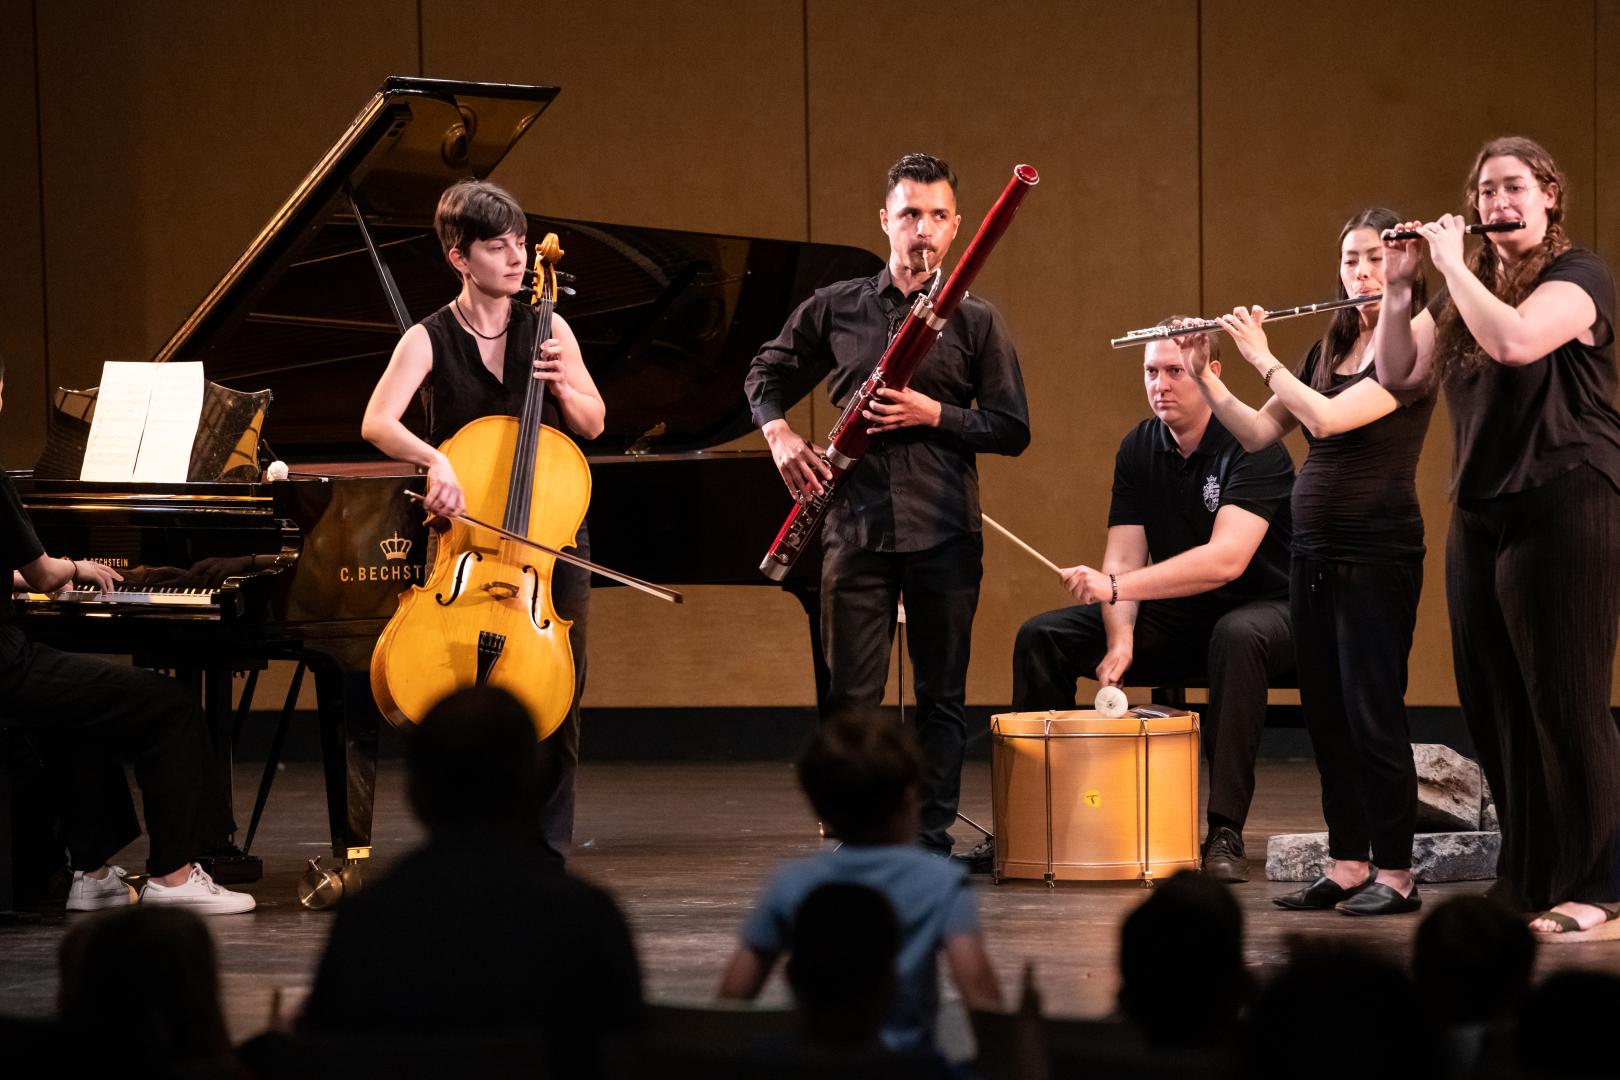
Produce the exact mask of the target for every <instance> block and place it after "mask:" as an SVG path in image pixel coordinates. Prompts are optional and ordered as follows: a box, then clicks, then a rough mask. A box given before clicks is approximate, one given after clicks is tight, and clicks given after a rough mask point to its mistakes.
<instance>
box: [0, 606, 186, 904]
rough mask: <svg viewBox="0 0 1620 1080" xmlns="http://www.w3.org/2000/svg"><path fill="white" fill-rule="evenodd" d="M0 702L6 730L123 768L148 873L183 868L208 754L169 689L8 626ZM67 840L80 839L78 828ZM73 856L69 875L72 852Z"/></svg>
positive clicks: (140, 673)
mask: <svg viewBox="0 0 1620 1080" xmlns="http://www.w3.org/2000/svg"><path fill="white" fill-rule="evenodd" d="M0 700H4V701H6V702H7V705H6V711H7V713H8V715H10V716H12V717H13V718H14V720H15V722H16V723H18V724H20V725H21V726H23V727H33V728H36V729H39V730H43V731H46V732H48V733H49V734H50V735H51V736H52V737H53V741H57V742H58V743H59V744H60V745H62V746H63V747H64V748H70V747H71V748H72V749H71V750H66V752H69V753H73V754H78V753H81V752H82V753H86V754H93V753H97V752H99V753H104V754H110V755H115V756H117V757H118V758H121V759H123V760H125V761H129V762H131V763H132V764H133V765H134V767H135V779H136V782H137V783H138V784H139V785H140V788H141V802H142V807H143V810H144V812H145V817H146V831H147V835H148V836H149V838H150V846H149V851H148V855H147V870H148V872H149V873H150V874H152V875H153V876H161V875H164V874H170V873H173V872H175V871H176V870H179V869H182V868H183V867H185V866H186V864H187V863H189V862H190V861H191V858H192V856H193V855H194V854H195V853H196V845H197V844H198V842H199V841H200V839H201V837H200V836H199V835H198V831H197V828H198V819H199V813H198V809H199V801H200V796H199V790H200V789H199V785H198V783H197V778H198V777H200V776H204V775H206V774H207V772H208V770H209V768H210V766H211V762H212V756H213V752H212V748H211V747H210V744H209V737H208V730H207V728H206V727H205V726H204V724H203V717H202V712H201V710H200V709H198V707H197V705H196V704H195V703H194V702H193V701H191V699H190V698H188V697H187V696H186V695H185V694H184V693H183V692H182V691H181V689H180V688H179V687H178V686H176V685H175V683H174V681H173V680H171V679H166V678H164V677H163V676H161V675H156V674H154V673H152V672H150V671H146V670H144V669H142V668H136V667H129V666H124V665H118V664H110V663H107V662H106V661H104V660H99V659H96V658H94V657H90V656H80V655H77V654H73V653H64V652H59V651H57V650H56V649H52V648H49V647H47V646H44V645H34V644H31V643H30V642H29V641H28V640H27V639H26V638H25V637H24V636H23V634H22V631H21V630H19V629H18V628H16V627H15V626H0ZM70 771H73V770H70ZM87 775H93V773H91V774H87ZM103 776H105V774H103ZM70 797H71V793H70ZM76 831H77V834H78V835H79V836H89V835H90V830H89V828H88V827H87V826H86V827H81V828H79V829H78V830H76ZM81 842H82V841H81ZM87 854H88V857H90V858H92V859H93V858H94V853H87ZM73 856H74V866H75V867H78V866H79V864H80V862H81V861H82V860H81V856H80V853H79V852H77V851H75V852H73ZM98 865H99V864H98Z"/></svg>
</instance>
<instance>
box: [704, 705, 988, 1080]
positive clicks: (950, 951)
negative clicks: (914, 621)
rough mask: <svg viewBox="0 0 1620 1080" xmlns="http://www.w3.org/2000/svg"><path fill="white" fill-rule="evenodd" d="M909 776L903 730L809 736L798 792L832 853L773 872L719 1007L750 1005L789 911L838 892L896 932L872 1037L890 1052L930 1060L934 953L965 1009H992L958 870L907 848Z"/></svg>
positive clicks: (973, 911) (785, 938)
mask: <svg viewBox="0 0 1620 1080" xmlns="http://www.w3.org/2000/svg"><path fill="white" fill-rule="evenodd" d="M921 772H922V759H921V756H920V754H919V753H918V752H917V748H916V745H915V743H914V741H913V740H912V738H911V733H910V731H909V730H908V729H906V728H902V727H900V726H899V725H897V724H893V723H888V722H884V721H877V722H872V721H869V722H866V723H858V722H853V721H835V722H830V723H826V724H823V725H821V727H820V728H819V729H818V730H817V732H816V735H815V738H814V739H813V740H812V741H811V744H810V746H809V748H808V749H807V750H806V751H805V753H804V755H803V756H802V757H801V758H800V759H799V763H798V775H799V786H800V788H801V789H802V790H803V791H804V793H805V796H806V797H807V798H808V799H809V800H810V805H811V806H812V807H814V808H815V811H816V814H817V815H818V816H819V817H820V818H821V820H822V822H823V823H825V824H826V826H827V827H828V830H829V832H831V833H832V834H833V835H835V836H837V837H838V838H839V839H841V840H842V841H843V846H841V847H839V848H838V849H837V850H836V851H831V852H826V853H824V854H821V855H815V856H812V857H810V858H807V859H799V860H795V861H793V862H790V863H787V864H786V865H784V866H782V867H781V868H779V869H778V870H777V872H776V873H775V875H774V876H773V877H772V878H771V881H770V883H769V884H768V885H767V886H766V888H765V892H764V894H763V895H762V896H761V897H760V901H759V903H758V905H757V906H756V907H755V909H754V911H753V913H752V914H751V915H750V916H749V917H748V919H747V921H746V922H744V924H743V928H742V935H741V937H742V940H741V942H740V943H739V946H738V949H737V951H736V953H735V954H733V956H732V958H731V962H730V964H729V965H728V967H727V969H726V974H725V977H724V979H723V980H722V982H721V985H720V996H721V997H722V998H735V999H742V1000H751V999H753V998H754V997H756V996H758V994H759V991H760V989H761V987H763V986H764V985H765V980H766V978H767V977H768V976H769V975H770V972H771V968H772V967H773V966H774V965H775V963H776V960H777V958H778V957H779V956H781V955H782V953H784V952H789V951H791V950H792V948H793V942H792V940H791V937H792V927H793V916H794V913H795V912H796V911H797V910H798V908H799V904H800V903H801V902H802V901H803V900H804V898H805V897H806V896H807V895H808V894H809V893H810V892H811V891H812V890H814V889H815V888H816V887H817V886H819V885H824V884H827V883H829V882H847V883H852V884H856V885H864V886H866V887H868V888H871V889H873V890H875V891H877V892H879V893H881V894H882V895H883V896H884V897H885V898H886V899H887V900H888V901H889V903H890V905H891V906H892V907H893V908H894V912H895V915H896V917H897V918H898V920H899V923H900V954H899V957H898V959H897V961H896V969H897V970H896V972H895V976H896V993H895V995H894V1001H893V1004H892V1007H891V1009H890V1012H889V1016H888V1019H887V1020H886V1021H885V1022H884V1025H883V1031H882V1034H883V1041H884V1043H885V1044H886V1045H887V1046H888V1047H889V1048H890V1049H892V1050H896V1051H919V1050H929V1049H932V1047H933V1043H934V1024H935V1020H936V1019H937V1016H938V1013H939V992H938V973H937V972H938V969H937V966H936V964H937V957H938V956H939V954H940V953H941V952H943V953H944V954H945V960H946V965H947V967H948V968H949V970H950V973H951V978H952V980H953V981H954V982H955V983H956V987H957V990H958V991H959V992H960V993H961V995H962V1000H963V1002H964V1003H965V1004H966V1005H967V1006H968V1008H970V1009H1001V1008H1002V1007H1003V1006H1002V997H1001V988H1000V986H999V985H998V984H997V982H996V977H995V972H994V971H993V970H992V968H991V965H990V958H989V957H988V956H987V955H986V953H985V949H984V938H983V936H982V935H981V933H980V931H979V917H978V904H977V902H976V901H975V900H974V897H973V894H972V892H971V891H970V890H969V887H968V883H967V876H966V873H965V871H964V870H963V869H962V868H961V867H960V866H959V865H958V864H956V863H953V862H951V861H950V860H949V859H942V858H940V857H939V856H937V855H932V854H929V853H928V852H926V851H924V850H922V849H921V848H920V847H918V846H917V845H916V836H917V830H918V819H919V814H920V806H921V790H922V789H921V780H920V778H921Z"/></svg>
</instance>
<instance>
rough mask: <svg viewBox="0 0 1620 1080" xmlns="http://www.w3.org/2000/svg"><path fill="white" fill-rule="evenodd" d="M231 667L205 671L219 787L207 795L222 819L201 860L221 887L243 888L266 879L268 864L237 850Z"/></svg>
mask: <svg viewBox="0 0 1620 1080" xmlns="http://www.w3.org/2000/svg"><path fill="white" fill-rule="evenodd" d="M233 670H234V669H233V668H231V667H209V668H204V669H203V671H202V697H203V711H204V713H205V714H206V715H207V717H208V731H209V734H210V735H212V736H213V740H214V765H215V767H214V775H213V776H212V777H211V778H210V779H211V780H212V782H213V783H214V785H215V787H214V790H213V791H212V792H211V793H205V795H204V799H205V800H206V801H207V802H208V803H209V806H210V807H211V809H212V811H213V813H215V814H216V815H217V817H218V827H217V828H216V829H215V830H214V831H216V832H218V833H219V834H220V835H219V836H218V837H216V838H215V839H213V840H211V841H210V842H209V843H208V844H206V845H205V846H204V847H203V850H202V855H201V857H200V858H199V859H198V860H197V861H198V862H200V863H202V864H203V868H204V869H205V870H207V871H208V873H209V875H210V876H211V877H212V878H213V879H214V880H215V881H217V882H219V883H220V884H221V885H243V884H248V883H251V882H255V881H258V880H259V879H260V878H261V877H263V876H264V860H262V859H260V858H259V857H258V856H257V855H249V854H246V853H245V852H243V850H242V849H241V848H239V847H237V846H236V783H235V777H234V771H235V770H234V766H235V759H236V752H235V750H236V748H235V745H234V736H235V733H236V732H235V726H236V725H235V723H234V721H235V719H236V711H235V709H234V708H233V707H232V704H231V697H232V694H231V677H232V672H233Z"/></svg>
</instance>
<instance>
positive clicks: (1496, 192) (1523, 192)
mask: <svg viewBox="0 0 1620 1080" xmlns="http://www.w3.org/2000/svg"><path fill="white" fill-rule="evenodd" d="M1540 190H1541V185H1540V184H1524V183H1520V182H1518V181H1516V180H1515V181H1509V182H1508V183H1506V184H1503V185H1502V186H1501V187H1500V188H1497V187H1492V186H1488V185H1483V184H1482V185H1481V186H1480V188H1479V191H1478V192H1477V198H1478V200H1479V203H1480V205H1482V206H1483V205H1484V204H1485V203H1488V202H1492V201H1494V200H1495V199H1496V198H1497V196H1502V197H1503V198H1505V199H1507V201H1508V202H1510V203H1518V202H1522V201H1523V200H1524V198H1525V196H1527V195H1529V194H1530V193H1531V192H1532V191H1540Z"/></svg>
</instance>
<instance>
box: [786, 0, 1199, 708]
mask: <svg viewBox="0 0 1620 1080" xmlns="http://www.w3.org/2000/svg"><path fill="white" fill-rule="evenodd" d="M1195 26H1196V23H1195V7H1194V5H1192V4H1191V3H1148V4H1138V5H1132V6H1131V7H1129V8H1121V7H1116V6H1105V5H1101V4H1060V3H1048V4H1029V5H1023V6H1020V7H1017V8H1009V7H1006V6H1000V7H998V6H994V5H990V6H987V5H983V4H971V3H965V2H947V3H938V4H933V5H930V6H929V8H928V11H927V16H926V19H924V20H923V21H922V22H921V23H918V24H917V25H916V26H915V27H910V28H907V27H905V26H902V25H900V24H898V23H895V24H891V23H889V22H887V21H885V20H883V19H878V18H874V16H873V14H872V9H871V7H870V5H867V4H862V3H857V2H853V0H849V2H844V0H839V2H817V3H815V4H813V5H811V7H810V80H809V81H810V133H811V154H810V180H811V183H810V189H811V211H812V213H811V225H812V235H813V238H814V239H816V240H829V241H838V242H843V243H851V244H863V245H866V246H868V247H870V248H871V249H872V250H874V251H877V252H880V253H885V252H886V251H887V248H886V246H885V241H884V238H883V236H882V234H881V233H880V232H879V230H878V221H877V212H878V208H879V207H880V205H881V203H882V196H883V175H884V172H885V170H886V169H887V168H888V166H889V164H890V163H891V162H892V161H893V160H894V158H896V157H897V156H898V155H899V154H901V153H904V152H906V151H910V150H928V151H930V152H932V153H936V154H938V155H940V156H941V157H944V158H945V159H946V160H948V161H949V162H950V163H951V164H952V165H953V166H954V167H955V169H956V170H957V173H958V174H959V176H960V178H961V189H960V192H959V200H958V201H959V205H960V207H961V210H962V218H963V223H962V235H961V237H960V239H959V240H958V246H957V247H956V249H955V250H954V251H953V252H952V257H953V260H954V258H955V257H957V256H959V255H960V254H961V251H962V249H963V248H964V247H965V246H966V243H967V239H968V237H969V236H971V234H972V232H973V230H974V229H975V228H976V227H977V226H978V223H979V222H980V220H982V218H983V216H984V214H985V211H986V210H988V209H989V205H990V203H991V201H992V200H993V199H994V198H995V196H996V195H998V194H999V193H1000V191H1001V189H1002V187H1003V186H1004V185H1005V184H1006V182H1007V180H1008V178H1009V176H1010V175H1011V171H1012V167H1013V166H1014V165H1016V164H1018V163H1019V162H1029V163H1031V164H1033V165H1035V166H1036V167H1037V168H1038V169H1040V171H1041V184H1040V186H1038V187H1037V188H1036V189H1035V191H1033V192H1032V193H1031V194H1030V195H1029V198H1028V200H1027V201H1026V202H1025V204H1024V206H1023V208H1022V209H1021V210H1020V211H1019V215H1018V219H1017V220H1016V222H1015V223H1014V224H1013V226H1012V229H1011V230H1010V231H1009V232H1008V234H1007V236H1006V238H1005V239H1004V240H1003V241H1002V243H1001V246H1000V247H999V248H997V250H996V252H995V254H994V256H993V257H992V258H991V261H990V263H989V264H988V267H987V268H986V270H985V272H984V274H983V275H982V276H981V277H980V279H979V284H978V287H977V291H979V292H981V293H982V294H983V295H985V296H986V297H988V298H990V299H991V300H993V301H994V302H995V304H996V305H997V307H998V308H1000V310H1001V311H1002V313H1003V314H1004V315H1005V316H1006V317H1007V321H1008V323H1009V324H1010V326H1011V328H1012V332H1013V334H1014V336H1015V339H1016V341H1017V343H1018V349H1019V354H1020V358H1021V360H1022V363H1023V368H1024V379H1025V383H1026V385H1027V387H1028V391H1029V400H1030V415H1031V426H1032V431H1033V441H1032V444H1031V446H1030V448H1029V450H1027V451H1026V452H1025V453H1024V455H1023V456H1022V457H1020V458H1016V459H1009V458H1002V457H982V458H980V462H979V467H980V474H981V478H982V498H983V504H984V508H985V510H986V511H987V512H989V513H990V514H991V515H992V516H993V517H996V518H997V520H999V521H1001V522H1002V523H1003V524H1005V525H1007V526H1008V527H1009V528H1011V529H1013V530H1014V531H1015V532H1017V533H1019V534H1020V535H1021V536H1023V537H1024V538H1025V539H1026V540H1027V541H1029V542H1030V543H1031V544H1033V545H1034V546H1035V547H1037V548H1038V549H1040V550H1042V551H1044V552H1045V553H1047V554H1048V555H1049V556H1050V557H1052V558H1053V559H1055V560H1057V561H1058V562H1060V563H1062V564H1064V565H1068V564H1071V563H1075V562H1081V561H1090V562H1093V563H1095V562H1096V561H1097V560H1099V559H1101V557H1102V551H1103V541H1104V534H1105V530H1106V526H1107V514H1108V492H1109V486H1110V477H1111V473H1112V468H1113V458H1114V451H1115V449H1116V448H1117V446H1118V444H1119V440H1120V438H1121V437H1122V436H1123V434H1124V433H1125V431H1126V430H1127V429H1129V428H1130V427H1131V426H1132V425H1133V424H1134V423H1135V422H1136V421H1137V420H1138V419H1140V418H1141V417H1143V416H1144V415H1146V402H1145V400H1144V397H1143V391H1142V384H1141V378H1140V375H1139V368H1138V366H1137V365H1138V364H1139V363H1140V359H1141V358H1140V355H1139V354H1137V353H1125V352H1114V351H1112V350H1110V349H1109V348H1108V338H1109V337H1112V336H1117V335H1118V334H1119V333H1121V332H1123V331H1124V330H1127V329H1129V328H1131V327H1135V326H1141V325H1145V324H1146V323H1150V322H1152V321H1154V320H1155V319H1157V318H1158V317H1159V315H1160V314H1161V313H1162V312H1163V311H1164V310H1165V309H1166V308H1167V307H1177V306H1180V307H1187V306H1191V305H1193V304H1194V303H1195V302H1196V299H1197V288H1198V273H1197V265H1196V261H1195V258H1194V257H1193V243H1194V241H1195V239H1196V237H1197V227H1198V219H1197V166H1198V161H1197V150H1196V147H1197V138H1196V136H1197V131H1196V126H1195V121H1196V118H1197V111H1196V107H1195V103H1196V92H1197V84H1196V71H1197V69H1196V63H1195V46H1196V33H1195ZM924 27H929V28H933V29H924ZM936 31H937V32H936ZM942 50H943V51H942ZM902 95H903V96H902ZM1178 243H1179V244H1181V245H1183V246H1181V247H1179V248H1178V247H1177V246H1176V245H1177V244H1178ZM831 420H832V416H831V415H830V412H829V411H828V410H825V409H823V410H820V411H818V416H817V425H816V429H817V431H818V432H824V431H825V430H826V428H827V427H828V426H830V422H831ZM985 547H986V551H985V577H984V587H983V594H982V599H981V601H980V605H979V614H978V619H977V621H976V623H975V627H974V641H973V662H972V667H971V670H970V672H969V683H968V699H969V701H970V702H974V703H983V704H1004V703H1006V702H1007V701H1009V700H1011V696H1012V688H1011V656H1012V645H1013V638H1014V635H1015V633H1016V632H1017V629H1018V626H1019V625H1020V624H1021V623H1022V622H1023V620H1024V619H1026V618H1027V617H1029V616H1030V615H1032V614H1034V613H1036V612H1039V611H1043V610H1046V609H1049V608H1053V607H1057V606H1060V605H1062V604H1064V603H1065V602H1066V601H1067V600H1068V596H1067V593H1065V592H1064V591H1063V589H1062V587H1061V585H1060V584H1059V583H1058V582H1057V581H1056V580H1055V579H1054V578H1053V576H1052V575H1051V573H1050V572H1049V571H1046V570H1044V569H1042V568H1041V567H1040V566H1039V564H1037V563H1035V562H1034V561H1032V560H1031V559H1030V558H1029V557H1028V556H1027V555H1024V554H1022V553H1021V552H1018V551H1016V550H1015V549H1013V548H1012V547H1011V546H1010V545H1008V544H1007V543H1006V542H1005V541H1003V540H1002V539H1001V538H1000V537H998V536H987V538H986V540H985Z"/></svg>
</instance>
